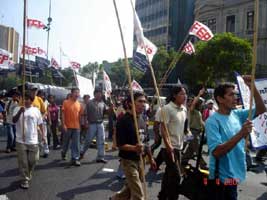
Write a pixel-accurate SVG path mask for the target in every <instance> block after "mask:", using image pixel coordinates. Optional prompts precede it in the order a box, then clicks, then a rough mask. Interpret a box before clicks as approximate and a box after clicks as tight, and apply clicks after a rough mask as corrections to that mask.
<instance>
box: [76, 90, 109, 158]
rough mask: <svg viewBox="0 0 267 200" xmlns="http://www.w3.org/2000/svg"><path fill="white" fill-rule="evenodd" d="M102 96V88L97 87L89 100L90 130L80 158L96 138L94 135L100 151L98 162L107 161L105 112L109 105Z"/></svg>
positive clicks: (88, 117) (87, 107) (88, 116)
mask: <svg viewBox="0 0 267 200" xmlns="http://www.w3.org/2000/svg"><path fill="white" fill-rule="evenodd" d="M102 97H103V95H102V90H101V89H99V88H97V89H95V91H94V99H92V100H91V101H89V103H88V104H87V106H86V110H87V119H88V123H89V130H88V132H87V135H86V138H85V142H84V147H83V149H82V150H81V156H80V159H82V158H83V156H84V154H85V152H86V151H87V150H88V148H89V146H90V144H91V142H92V140H93V139H94V137H96V144H97V152H98V154H97V158H96V162H101V163H106V162H107V161H106V160H105V131H104V124H103V118H104V113H105V112H106V111H107V106H106V104H105V103H104V102H103V100H102Z"/></svg>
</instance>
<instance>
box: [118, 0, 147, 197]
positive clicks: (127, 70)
mask: <svg viewBox="0 0 267 200" xmlns="http://www.w3.org/2000/svg"><path fill="white" fill-rule="evenodd" d="M113 4H114V8H115V12H116V16H117V20H118V26H119V30H120V35H121V42H122V46H123V52H124V62H125V71H126V74H127V77H128V84H129V89H130V95H131V102H132V113H133V118H134V126H135V133H136V138H137V142H138V144H141V140H140V135H139V128H138V124H137V117H136V109H135V104H134V96H133V88H132V78H131V72H130V67H129V63H128V57H127V53H126V46H125V42H124V36H123V32H122V28H121V22H120V17H119V13H118V8H117V4H116V0H113ZM140 161H141V166H140V169H141V170H140V171H141V174H140V175H141V177H142V180H143V182H144V184H143V185H144V195H145V198H144V199H145V200H146V199H147V192H146V185H145V170H144V160H143V157H142V155H141V154H140Z"/></svg>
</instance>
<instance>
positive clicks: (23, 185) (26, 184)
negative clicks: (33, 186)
mask: <svg viewBox="0 0 267 200" xmlns="http://www.w3.org/2000/svg"><path fill="white" fill-rule="evenodd" d="M20 187H21V188H22V189H28V188H29V187H30V185H29V181H23V182H22V183H21V184H20Z"/></svg>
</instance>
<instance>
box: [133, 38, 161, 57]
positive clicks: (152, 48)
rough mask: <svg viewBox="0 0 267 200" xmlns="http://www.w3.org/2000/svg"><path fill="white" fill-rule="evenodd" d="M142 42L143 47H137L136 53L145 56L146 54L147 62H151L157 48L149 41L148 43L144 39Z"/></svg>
mask: <svg viewBox="0 0 267 200" xmlns="http://www.w3.org/2000/svg"><path fill="white" fill-rule="evenodd" d="M144 41H145V46H144V45H142V46H140V45H138V46H137V49H136V52H139V53H141V54H143V55H146V53H147V56H148V59H149V61H150V62H152V60H153V57H154V55H155V54H156V53H157V50H158V48H157V47H156V45H154V44H153V43H152V42H151V41H149V40H148V39H147V38H146V37H144ZM145 49H146V52H145Z"/></svg>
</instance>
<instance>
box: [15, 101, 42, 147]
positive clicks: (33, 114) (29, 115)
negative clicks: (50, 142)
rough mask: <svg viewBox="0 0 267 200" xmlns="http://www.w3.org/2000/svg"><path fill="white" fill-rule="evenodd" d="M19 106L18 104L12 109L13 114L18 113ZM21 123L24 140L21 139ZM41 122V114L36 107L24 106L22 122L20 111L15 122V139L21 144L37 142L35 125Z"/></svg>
mask: <svg viewBox="0 0 267 200" xmlns="http://www.w3.org/2000/svg"><path fill="white" fill-rule="evenodd" d="M20 108H21V107H19V106H18V107H16V108H15V109H14V113H13V116H15V115H16V114H17V113H18V111H19V110H20ZM23 123H24V136H25V141H23ZM42 123H43V120H42V115H41V113H40V111H39V109H38V108H36V107H33V106H31V107H30V108H25V112H24V122H23V114H22V113H21V115H20V117H19V120H18V121H17V122H16V141H17V142H18V143H23V144H38V132H37V127H38V125H40V124H42Z"/></svg>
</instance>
